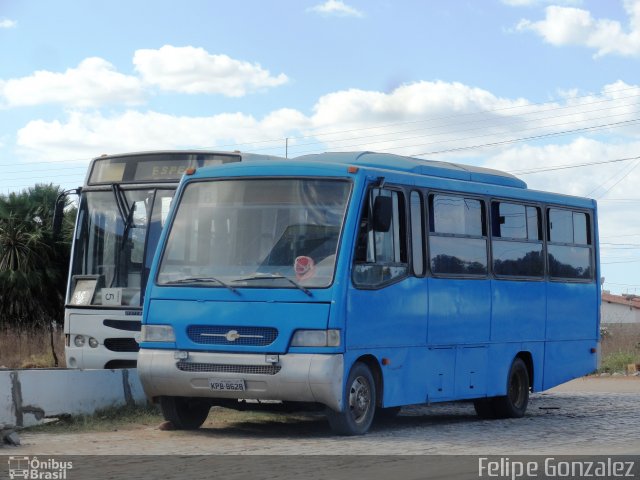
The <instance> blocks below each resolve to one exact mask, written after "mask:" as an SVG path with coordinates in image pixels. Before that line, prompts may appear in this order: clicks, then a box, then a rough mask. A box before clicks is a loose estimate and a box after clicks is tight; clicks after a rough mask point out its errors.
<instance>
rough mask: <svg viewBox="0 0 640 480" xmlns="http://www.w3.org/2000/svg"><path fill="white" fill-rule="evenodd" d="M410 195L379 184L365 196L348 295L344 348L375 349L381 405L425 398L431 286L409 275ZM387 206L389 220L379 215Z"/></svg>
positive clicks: (417, 400)
mask: <svg viewBox="0 0 640 480" xmlns="http://www.w3.org/2000/svg"><path fill="white" fill-rule="evenodd" d="M405 205H406V198H405V194H404V192H403V191H401V190H395V189H391V188H388V189H387V188H375V189H372V190H371V191H370V192H369V195H368V196H367V197H366V198H365V205H364V206H363V212H362V216H361V219H360V223H359V229H358V232H357V237H356V245H355V252H354V263H353V269H352V281H351V282H350V286H349V290H348V300H347V319H348V320H347V326H346V348H347V350H348V351H354V352H353V355H355V356H356V357H357V356H359V355H361V354H363V353H365V352H372V353H374V355H376V357H377V358H378V360H379V361H381V359H382V358H386V359H387V362H388V364H387V365H386V366H384V367H382V374H383V377H384V394H383V405H384V406H394V405H401V404H407V403H416V402H424V399H425V393H426V392H425V386H424V383H423V382H416V381H415V380H416V378H419V377H420V375H422V374H423V373H422V372H423V371H424V366H425V365H424V353H425V340H424V339H425V338H426V333H427V331H426V328H427V322H426V320H427V315H428V304H427V291H426V281H425V279H424V278H416V277H414V276H410V275H409V261H408V242H407V231H408V229H407V221H406V208H405ZM381 210H387V213H386V214H384V215H383V216H386V217H387V222H382V223H387V224H386V225H382V224H380V222H379V221H377V220H375V218H376V214H372V212H378V211H381Z"/></svg>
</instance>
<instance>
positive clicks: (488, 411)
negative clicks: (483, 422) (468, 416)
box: [473, 398, 497, 419]
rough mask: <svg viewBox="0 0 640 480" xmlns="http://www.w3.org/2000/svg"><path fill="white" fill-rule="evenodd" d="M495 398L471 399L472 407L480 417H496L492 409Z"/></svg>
mask: <svg viewBox="0 0 640 480" xmlns="http://www.w3.org/2000/svg"><path fill="white" fill-rule="evenodd" d="M495 400H496V399H495V398H479V399H478V400H474V401H473V408H474V409H475V411H476V414H477V415H478V417H480V418H484V419H491V418H496V417H497V414H496V411H495V409H494V402H495Z"/></svg>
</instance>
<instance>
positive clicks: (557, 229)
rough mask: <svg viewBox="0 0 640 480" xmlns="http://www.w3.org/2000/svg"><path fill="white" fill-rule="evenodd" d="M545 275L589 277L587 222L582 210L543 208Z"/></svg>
mask: <svg viewBox="0 0 640 480" xmlns="http://www.w3.org/2000/svg"><path fill="white" fill-rule="evenodd" d="M547 218H548V219H549V221H548V227H547V233H548V235H549V241H548V245H547V253H548V255H549V259H548V261H549V274H550V275H551V278H554V279H568V280H593V279H594V275H593V273H594V271H593V267H592V264H591V258H592V248H593V246H592V240H591V238H592V235H591V227H590V225H591V222H590V219H589V216H588V215H587V214H586V213H582V212H574V211H571V210H564V209H559V208H549V209H548V210H547Z"/></svg>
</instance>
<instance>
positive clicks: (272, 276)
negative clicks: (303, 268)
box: [232, 273, 313, 297]
mask: <svg viewBox="0 0 640 480" xmlns="http://www.w3.org/2000/svg"><path fill="white" fill-rule="evenodd" d="M251 280H286V281H287V282H289V283H290V284H291V285H293V286H294V287H296V288H297V289H299V290H302V291H303V292H304V293H306V294H307V295H309V296H310V297H313V294H312V293H311V290H309V289H308V288H305V287H303V286H302V285H300V284H299V283H298V282H296V281H295V280H293V279H292V278H289V277H285V276H284V275H277V274H274V273H259V274H255V275H251V276H250V277H245V278H238V279H236V280H232V282H249V281H251Z"/></svg>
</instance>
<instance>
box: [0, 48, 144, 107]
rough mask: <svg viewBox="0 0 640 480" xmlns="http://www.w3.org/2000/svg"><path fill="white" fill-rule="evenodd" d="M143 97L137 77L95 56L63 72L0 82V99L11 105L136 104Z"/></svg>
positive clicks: (41, 72) (77, 105) (47, 72)
mask: <svg viewBox="0 0 640 480" xmlns="http://www.w3.org/2000/svg"><path fill="white" fill-rule="evenodd" d="M142 97H143V92H142V85H141V82H140V80H139V79H137V78H136V77H131V76H128V75H123V74H121V73H118V72H117V71H116V70H115V67H114V66H113V65H112V64H111V63H109V62H107V61H106V60H103V59H102V58H97V57H92V58H87V59H85V60H83V61H82V62H81V63H80V64H79V65H78V66H77V67H76V68H69V69H67V70H66V71H65V72H64V73H56V72H49V71H44V70H41V71H37V72H35V73H34V74H32V75H30V76H28V77H22V78H16V79H10V80H6V81H2V82H0V98H1V99H2V100H3V103H5V104H6V105H7V106H10V107H15V106H27V105H41V104H46V103H60V104H63V105H65V106H68V107H96V106H100V105H104V104H109V103H125V104H137V103H140V102H141V100H142Z"/></svg>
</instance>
